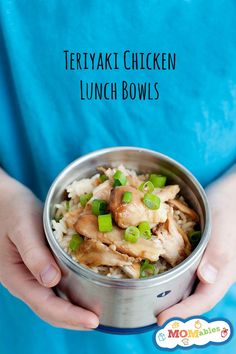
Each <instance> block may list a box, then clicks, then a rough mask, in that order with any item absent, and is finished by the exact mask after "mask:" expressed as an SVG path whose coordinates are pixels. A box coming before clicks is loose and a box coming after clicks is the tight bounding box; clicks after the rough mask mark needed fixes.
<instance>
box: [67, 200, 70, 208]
mask: <svg viewBox="0 0 236 354" xmlns="http://www.w3.org/2000/svg"><path fill="white" fill-rule="evenodd" d="M69 210H70V201H69V200H66V211H69Z"/></svg>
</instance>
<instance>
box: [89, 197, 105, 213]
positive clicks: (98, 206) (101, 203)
mask: <svg viewBox="0 0 236 354" xmlns="http://www.w3.org/2000/svg"><path fill="white" fill-rule="evenodd" d="M106 212H107V202H106V201H105V200H102V199H94V200H93V201H92V213H93V214H94V215H96V216H98V215H103V214H106Z"/></svg>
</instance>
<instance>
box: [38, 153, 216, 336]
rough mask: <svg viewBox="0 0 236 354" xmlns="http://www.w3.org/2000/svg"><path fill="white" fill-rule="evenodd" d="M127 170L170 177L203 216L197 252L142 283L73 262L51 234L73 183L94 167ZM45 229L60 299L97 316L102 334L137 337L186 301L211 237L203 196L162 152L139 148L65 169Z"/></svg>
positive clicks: (47, 209) (195, 183)
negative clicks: (163, 313) (56, 214)
mask: <svg viewBox="0 0 236 354" xmlns="http://www.w3.org/2000/svg"><path fill="white" fill-rule="evenodd" d="M119 164H123V165H124V166H125V167H127V168H129V169H134V170H135V171H137V172H138V173H150V172H154V173H160V174H163V175H166V176H167V178H168V184H175V183H177V184H179V185H180V188H181V194H182V195H183V196H184V198H185V199H186V201H187V202H188V203H189V204H190V206H191V207H192V208H193V209H195V210H196V212H197V213H198V215H199V216H200V227H201V231H202V237H201V240H200V242H199V244H198V246H197V247H196V248H195V249H194V251H193V252H192V253H191V254H190V255H189V256H188V257H187V258H186V259H185V260H184V261H183V262H182V263H180V264H179V265H177V266H176V267H174V268H173V269H171V270H168V271H166V272H164V273H162V274H160V275H156V276H152V277H149V278H144V279H116V278H111V277H107V276H104V275H100V274H97V273H95V272H93V271H92V270H89V269H87V268H85V267H83V266H82V265H80V264H78V263H77V262H75V261H74V260H73V259H72V258H71V257H70V256H69V255H68V254H67V253H66V252H65V251H64V250H63V249H62V248H61V247H60V245H59V244H58V242H57V240H56V238H55V236H54V234H53V231H52V228H51V219H52V218H53V213H54V205H55V204H56V203H60V202H61V201H62V199H63V196H64V192H65V188H66V187H67V186H68V184H70V183H72V182H73V181H74V180H76V179H77V180H80V179H82V178H85V177H87V178H88V177H91V176H93V175H94V174H95V173H97V171H96V167H98V166H104V167H111V166H112V167H117V166H118V165H119ZM43 219H44V229H45V233H46V237H47V241H48V243H49V246H50V248H51V250H52V252H53V254H54V257H55V259H56V261H57V262H58V264H59V266H60V268H61V270H62V279H61V281H60V283H59V284H58V286H57V287H56V288H55V290H56V292H57V294H58V295H59V296H61V297H63V298H66V299H69V300H70V301H71V302H72V303H74V304H77V305H79V306H82V307H84V308H86V309H89V310H91V311H93V312H95V313H96V314H97V315H98V316H99V318H100V325H99V328H98V329H100V330H103V331H106V332H110V333H138V332H143V331H146V330H149V329H151V328H153V327H154V326H155V325H156V316H157V315H158V314H159V313H160V312H161V311H163V310H164V309H166V308H168V307H170V306H171V305H174V304H176V303H177V302H179V301H181V300H182V299H184V298H185V297H187V296H188V295H189V294H190V293H191V291H192V288H193V284H194V282H195V280H196V269H197V267H198V264H199V262H200V260H201V257H202V255H203V252H204V250H205V248H206V246H207V243H208V241H209V237H210V229H211V227H210V224H211V223H210V215H209V207H208V203H207V199H206V195H205V192H204V190H203V188H202V187H201V185H200V184H199V182H198V181H197V180H196V178H195V177H194V176H193V175H192V174H191V173H190V172H189V171H188V170H187V169H186V168H184V167H183V166H182V165H180V164H179V163H177V162H176V161H174V160H173V159H171V158H169V157H167V156H165V155H163V154H160V153H158V152H155V151H152V150H147V149H143V148H135V147H115V148H107V149H103V150H98V151H95V152H93V153H90V154H88V155H85V156H83V157H81V158H79V159H77V160H75V161H74V162H72V163H71V164H70V165H69V166H67V167H66V168H65V169H64V170H63V171H62V172H61V173H60V174H59V176H58V177H57V178H56V179H55V181H54V182H53V184H52V186H51V188H50V190H49V192H48V195H47V198H46V202H45V206H44V215H43Z"/></svg>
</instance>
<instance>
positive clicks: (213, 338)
mask: <svg viewBox="0 0 236 354" xmlns="http://www.w3.org/2000/svg"><path fill="white" fill-rule="evenodd" d="M231 337H232V326H231V324H230V322H228V321H226V320H223V319H215V320H214V321H208V320H207V319H206V318H204V317H191V318H188V319H186V320H184V319H180V318H175V319H171V320H170V321H168V322H167V323H165V325H164V326H162V327H161V329H159V330H158V331H157V332H156V333H155V337H154V341H155V344H156V345H157V346H158V347H159V348H162V349H167V350H171V349H175V348H176V347H178V346H179V347H182V348H189V347H192V346H206V345H208V344H210V343H213V344H223V343H225V342H226V341H228V340H230V338H231Z"/></svg>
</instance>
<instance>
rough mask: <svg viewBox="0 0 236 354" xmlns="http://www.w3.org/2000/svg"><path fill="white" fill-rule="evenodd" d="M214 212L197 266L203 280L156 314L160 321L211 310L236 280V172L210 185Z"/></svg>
mask: <svg viewBox="0 0 236 354" xmlns="http://www.w3.org/2000/svg"><path fill="white" fill-rule="evenodd" d="M206 192H207V196H208V200H209V203H210V208H211V213H212V234H211V239H210V242H209V244H208V246H207V249H206V251H205V253H204V256H203V258H202V260H201V263H200V265H199V267H198V269H197V276H198V278H199V280H200V282H199V284H198V286H197V288H196V290H195V292H194V294H192V295H190V296H189V297H188V298H186V299H185V300H183V301H181V302H180V303H178V304H177V305H174V306H172V307H170V308H168V309H167V310H165V311H163V312H161V313H160V314H159V315H158V316H157V323H158V325H162V324H163V323H164V322H166V321H167V320H168V319H170V318H172V317H181V318H187V317H190V316H194V315H200V314H202V313H204V312H207V311H209V310H211V309H212V308H213V307H214V306H215V305H216V304H217V303H218V302H219V301H220V300H221V299H222V297H223V296H224V294H225V293H226V292H227V290H228V288H229V287H230V285H231V284H232V283H233V282H234V281H235V280H236V272H235V268H236V257H235V250H236V232H235V227H234V225H235V210H236V208H235V205H236V204H235V203H236V202H235V200H236V175H235V174H232V175H229V176H227V177H224V178H223V179H221V180H219V181H217V182H215V183H213V184H212V185H211V186H209V187H208V188H207V191H206Z"/></svg>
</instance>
